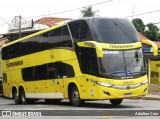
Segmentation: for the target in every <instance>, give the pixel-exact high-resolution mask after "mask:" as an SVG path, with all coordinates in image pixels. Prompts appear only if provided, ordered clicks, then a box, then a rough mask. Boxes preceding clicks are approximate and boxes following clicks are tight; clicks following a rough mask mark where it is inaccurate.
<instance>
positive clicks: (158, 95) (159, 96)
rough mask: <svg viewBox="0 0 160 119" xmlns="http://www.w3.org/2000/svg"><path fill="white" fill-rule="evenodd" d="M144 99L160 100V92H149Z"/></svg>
mask: <svg viewBox="0 0 160 119" xmlns="http://www.w3.org/2000/svg"><path fill="white" fill-rule="evenodd" d="M141 99H144V100H160V92H158V93H153V92H152V93H148V94H147V95H146V96H144V97H141Z"/></svg>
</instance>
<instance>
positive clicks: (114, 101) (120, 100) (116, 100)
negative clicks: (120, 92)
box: [109, 98, 123, 105]
mask: <svg viewBox="0 0 160 119" xmlns="http://www.w3.org/2000/svg"><path fill="white" fill-rule="evenodd" d="M122 100H123V98H120V99H110V100H109V101H110V102H111V103H112V105H119V104H121V103H122Z"/></svg>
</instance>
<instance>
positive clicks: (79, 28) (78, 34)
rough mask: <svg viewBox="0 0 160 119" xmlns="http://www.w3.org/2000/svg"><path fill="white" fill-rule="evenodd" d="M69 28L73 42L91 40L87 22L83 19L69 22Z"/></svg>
mask: <svg viewBox="0 0 160 119" xmlns="http://www.w3.org/2000/svg"><path fill="white" fill-rule="evenodd" d="M69 28H70V31H71V34H72V38H73V41H74V42H82V41H89V40H92V38H91V35H90V30H89V27H88V24H87V23H86V21H85V20H78V21H73V22H70V23H69Z"/></svg>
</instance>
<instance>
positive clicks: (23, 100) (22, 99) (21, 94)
mask: <svg viewBox="0 0 160 119" xmlns="http://www.w3.org/2000/svg"><path fill="white" fill-rule="evenodd" d="M19 99H20V101H21V104H26V103H27V99H26V96H25V92H24V89H21V90H20V93H19Z"/></svg>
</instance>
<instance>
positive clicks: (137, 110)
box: [0, 97, 160, 119]
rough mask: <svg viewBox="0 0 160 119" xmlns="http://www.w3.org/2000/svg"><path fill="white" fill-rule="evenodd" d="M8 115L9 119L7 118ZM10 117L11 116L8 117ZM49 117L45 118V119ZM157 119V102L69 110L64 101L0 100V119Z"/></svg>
mask: <svg viewBox="0 0 160 119" xmlns="http://www.w3.org/2000/svg"><path fill="white" fill-rule="evenodd" d="M8 115H9V116H8ZM10 115H12V116H10ZM48 115H49V116H48ZM23 118H24V119H32V118H33V119H50V118H52V119H104V118H107V119H110V118H111V119H112V118H114V119H159V118H160V101H158V100H141V99H134V100H133V99H132V100H131V99H125V100H123V102H122V104H121V105H119V106H112V105H111V104H110V102H109V101H107V100H106V101H88V102H86V103H85V105H84V106H82V107H73V106H71V105H70V103H69V101H68V100H63V101H61V102H60V103H59V104H46V103H45V102H44V100H40V101H37V102H36V103H34V104H27V105H16V104H15V103H14V100H13V99H6V98H3V97H0V119H23Z"/></svg>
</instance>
